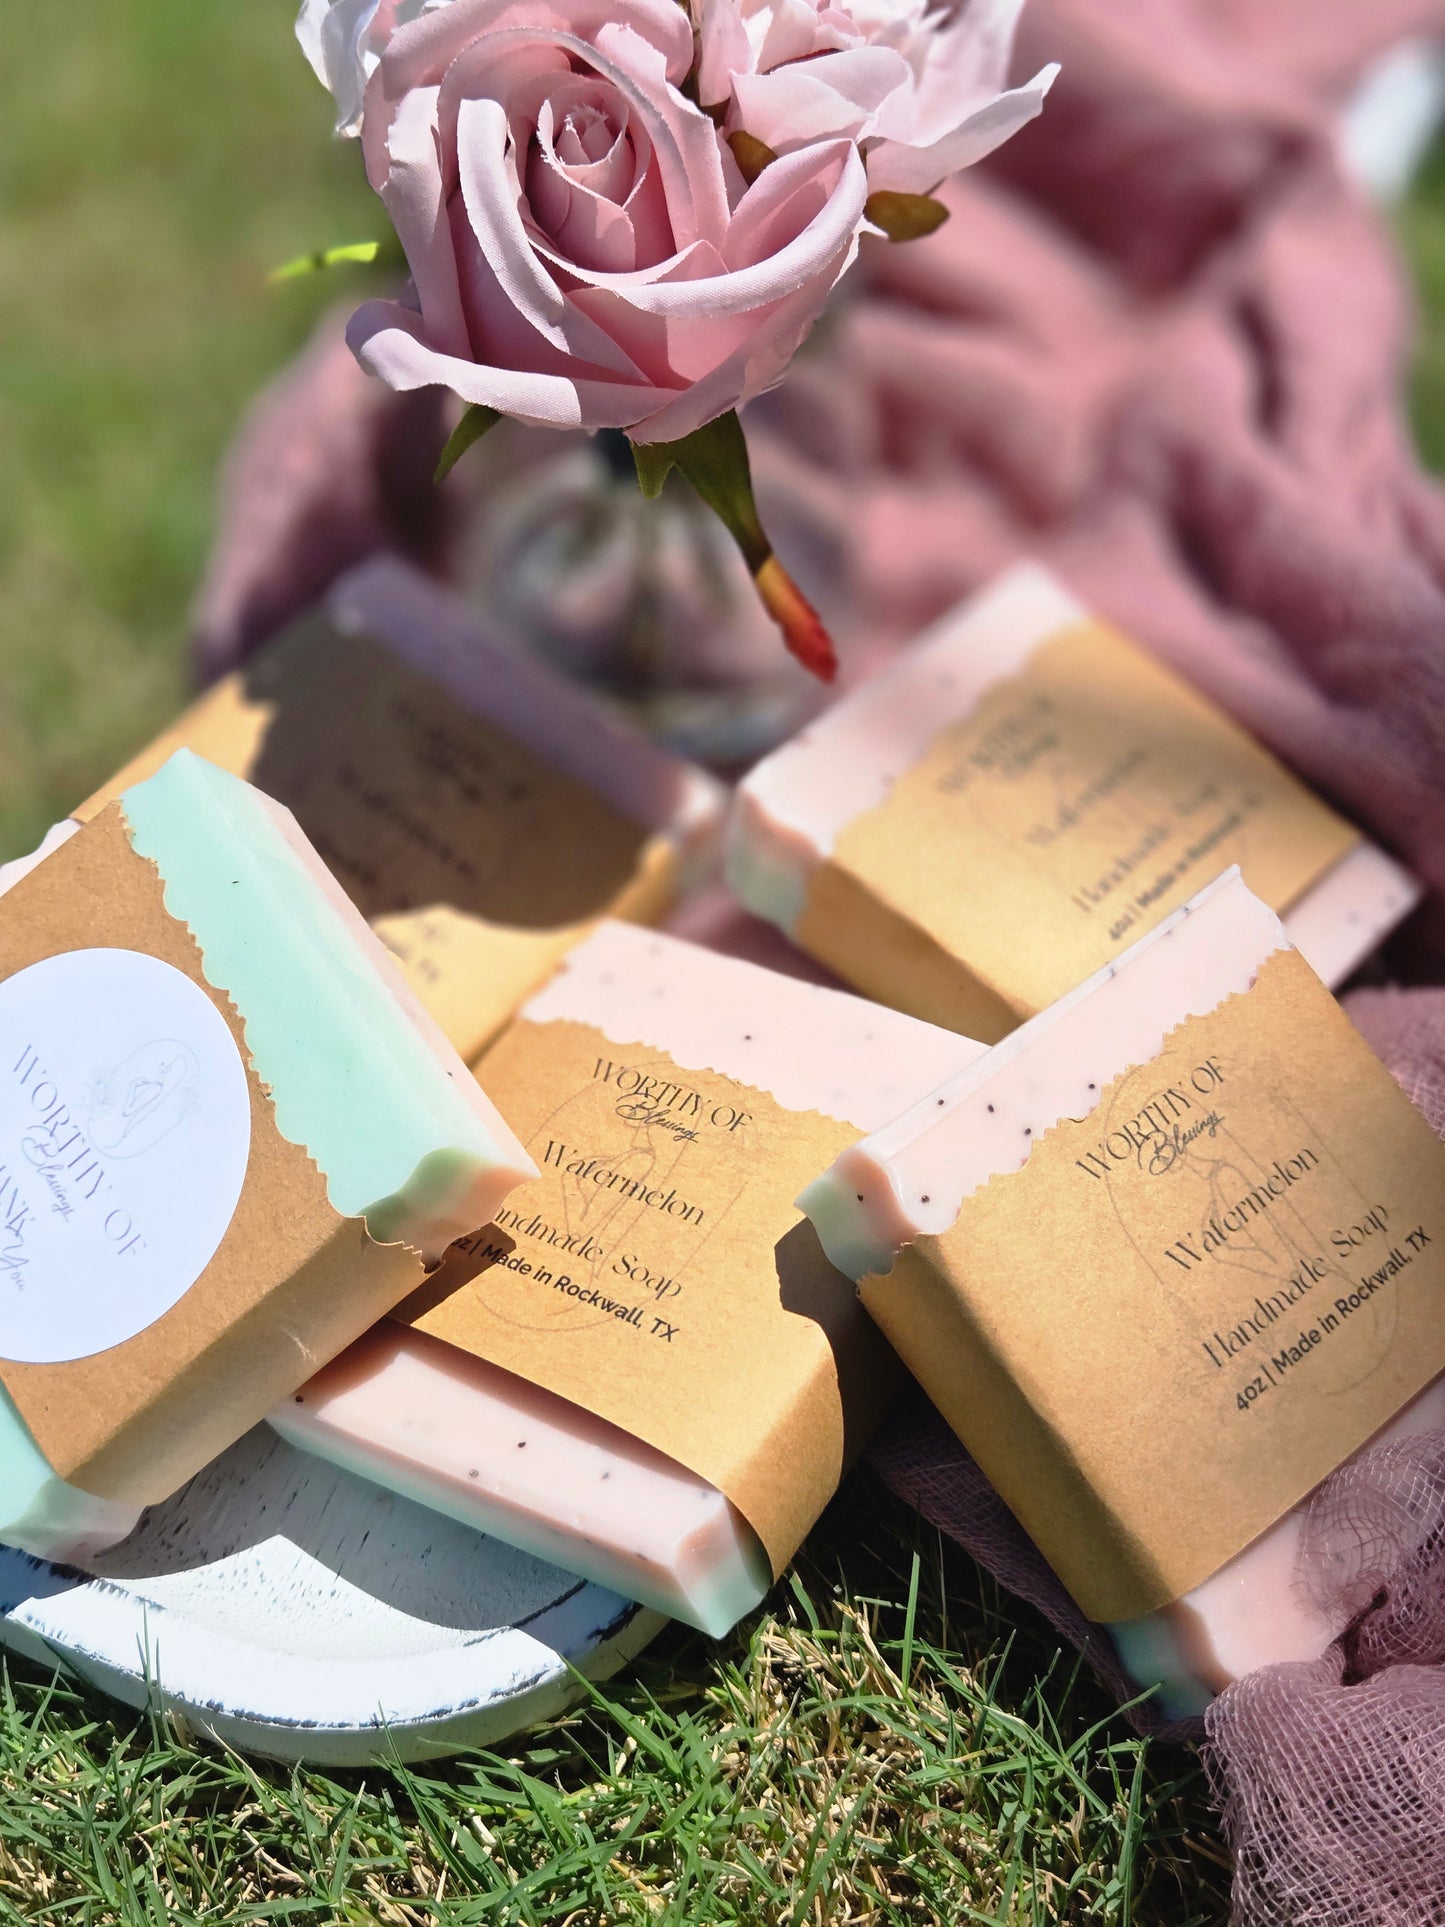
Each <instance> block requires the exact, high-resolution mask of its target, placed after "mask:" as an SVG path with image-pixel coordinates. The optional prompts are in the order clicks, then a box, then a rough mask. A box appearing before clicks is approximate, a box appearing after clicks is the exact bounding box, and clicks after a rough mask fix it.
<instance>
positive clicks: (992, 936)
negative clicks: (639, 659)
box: [728, 566, 1419, 1042]
mask: <svg viewBox="0 0 1445 1927" xmlns="http://www.w3.org/2000/svg"><path fill="white" fill-rule="evenodd" d="M1233 863H1238V864H1239V865H1241V867H1242V868H1243V871H1244V876H1245V881H1246V882H1247V883H1248V884H1249V886H1250V888H1251V889H1252V890H1254V891H1255V892H1256V893H1257V894H1258V895H1259V896H1261V897H1262V898H1263V899H1264V900H1265V901H1266V902H1267V903H1269V904H1270V906H1271V907H1272V908H1273V909H1275V910H1277V911H1278V912H1279V913H1280V914H1281V916H1282V917H1283V918H1284V921H1285V927H1286V929H1287V930H1288V931H1289V933H1290V936H1291V940H1292V941H1293V942H1294V943H1295V944H1296V945H1297V946H1298V947H1299V948H1300V949H1301V950H1302V951H1303V952H1304V954H1305V956H1306V958H1307V959H1308V960H1309V962H1310V963H1311V964H1312V965H1313V966H1314V968H1315V969H1316V970H1317V971H1318V973H1319V974H1320V975H1321V976H1322V977H1323V978H1324V979H1325V981H1326V982H1327V983H1330V984H1337V983H1340V982H1342V981H1343V979H1344V978H1345V977H1346V976H1348V975H1349V973H1350V972H1351V971H1352V970H1353V969H1354V968H1355V967H1356V965H1357V964H1359V963H1360V962H1361V960H1362V959H1363V958H1364V957H1365V956H1367V955H1368V953H1369V952H1370V951H1371V950H1372V949H1374V948H1375V946H1376V945H1377V944H1378V943H1379V942H1380V941H1381V940H1382V938H1383V937H1384V936H1385V935H1386V934H1387V933H1388V932H1389V931H1390V930H1391V929H1392V928H1393V927H1394V925H1395V924H1396V923H1398V922H1399V921H1400V919H1401V918H1402V917H1403V916H1404V915H1405V914H1406V913H1407V912H1408V911H1409V910H1410V909H1411V908H1412V907H1413V905H1414V904H1415V903H1416V901H1417V900H1418V896H1419V891H1418V886H1417V885H1416V884H1415V882H1414V880H1413V879H1412V878H1411V877H1410V876H1409V875H1408V873H1407V872H1406V871H1404V870H1403V869H1401V867H1400V866H1399V864H1397V863H1395V862H1394V861H1393V860H1392V859H1391V858H1390V857H1387V856H1386V855H1384V854H1383V852H1381V851H1380V850H1377V849H1375V848H1373V847H1372V846H1371V845H1370V844H1369V843H1367V842H1365V841H1364V840H1363V839H1362V838H1361V836H1360V835H1359V833H1358V832H1357V831H1356V830H1355V829H1353V828H1352V827H1351V826H1350V825H1349V824H1347V823H1345V822H1344V821H1343V820H1342V819H1341V818H1339V817H1338V816H1336V815H1335V814H1334V812H1333V811H1331V810H1329V809H1328V808H1326V806H1325V805H1324V804H1323V803H1321V802H1320V801H1319V800H1318V799H1317V798H1315V797H1314V796H1312V795H1311V794H1310V793H1309V792H1308V791H1307V790H1306V789H1305V788H1304V787H1303V786H1302V785H1301V784H1300V783H1299V782H1297V781H1296V779H1295V778H1294V777H1293V776H1291V775H1290V774H1289V773H1288V772H1287V771H1286V770H1284V769H1283V768H1282V767H1281V765H1280V764H1279V763H1277V762H1276V761H1275V759H1274V758H1273V757H1272V756H1271V755H1270V754H1269V753H1268V752H1267V751H1266V750H1265V749H1263V748H1262V747H1261V746H1260V745H1259V744H1258V743H1256V742H1255V741H1254V740H1253V739H1252V738H1250V737H1249V736H1247V735H1246V734H1245V733H1244V732H1243V731H1242V730H1241V729H1239V728H1238V727H1237V726H1236V725H1235V724H1234V723H1233V722H1231V721H1230V720H1229V719H1228V718H1227V717H1226V716H1224V715H1223V714H1222V713H1221V712H1220V711H1219V710H1218V709H1216V708H1215V707H1214V706H1213V704H1211V703H1210V702H1209V701H1207V700H1206V698H1205V697H1203V696H1202V695H1200V694H1199V693H1198V692H1197V691H1195V690H1193V689H1191V688H1190V687H1188V685H1187V684H1185V683H1184V682H1182V681H1181V680H1180V679H1179V678H1178V677H1177V676H1176V675H1175V674H1174V673H1173V672H1172V671H1171V670H1169V669H1167V668H1166V667H1165V666H1164V665H1163V664H1162V663H1160V662H1158V661H1157V660H1156V659H1155V658H1154V657H1152V656H1150V655H1148V654H1146V653H1145V651H1143V650H1142V649H1140V648H1139V647H1137V646H1136V645H1135V644H1134V643H1132V642H1130V641H1129V640H1128V638H1127V637H1125V636H1123V635H1121V634H1120V633H1119V632H1118V631H1117V630H1114V629H1112V628H1110V627H1109V626H1108V625H1106V624H1105V623H1103V622H1101V621H1099V620H1097V619H1096V618H1094V617H1092V616H1091V615H1090V614H1089V612H1088V611H1087V610H1086V609H1085V608H1083V606H1082V605H1081V604H1079V603H1078V602H1076V601H1075V599H1074V598H1073V597H1072V596H1071V595H1070V594H1069V593H1068V592H1067V591H1066V590H1065V589H1064V588H1063V587H1062V586H1061V585H1060V584H1059V583H1058V582H1056V581H1055V580H1054V579H1053V578H1052V577H1051V576H1050V575H1048V574H1047V573H1046V572H1045V571H1044V570H1043V569H1040V568H1037V567H1033V566H1026V567H1021V568H1017V569H1014V570H1012V571H1011V572H1010V573H1009V574H1008V575H1006V576H1005V577H1003V578H1002V580H1001V581H1000V582H999V583H998V584H996V585H995V587H994V588H992V589H991V590H989V591H988V592H987V593H986V594H984V595H983V596H981V597H980V598H979V599H978V600H976V601H975V602H972V603H969V604H966V605H964V607H962V608H961V609H959V610H957V611H955V613H954V614H953V615H951V616H947V617H945V618H944V619H943V621H942V622H940V623H939V624H938V625H937V626H936V627H935V628H934V629H932V630H930V631H929V632H928V634H927V635H925V636H924V637H923V638H921V639H920V640H919V641H918V642H917V643H916V644H915V645H914V646H913V647H912V648H911V649H909V650H908V651H907V652H906V653H905V654H904V655H902V656H901V657H899V659H898V660H897V661H896V662H895V663H893V664H892V665H890V667H889V668H888V669H886V670H885V671H884V672H883V673H882V674H881V675H879V676H877V677H876V678H874V680H872V681H871V682H868V683H866V684H864V685H863V686H862V687H861V688H860V689H858V690H856V691H855V692H854V693H853V694H852V695H850V696H849V697H847V698H846V699H845V700H844V701H842V702H840V703H839V704H837V706H836V707H835V708H833V709H831V710H829V711H828V712H827V713H826V714H825V715H824V716H823V717H822V718H821V719H820V720H818V721H817V722H815V723H813V724H811V725H810V726H809V728H808V729H807V730H805V731H804V732H803V733H802V734H801V735H800V736H798V737H797V738H795V740H794V741H792V742H791V743H787V744H784V746H783V747H782V748H781V749H779V750H777V751H776V752H775V753H774V754H773V755H772V756H769V757H767V758H765V759H764V761H763V762H761V763H759V764H758V765H757V767H756V768H755V769H754V770H752V771H751V773H750V774H749V775H748V777H747V778H746V780H745V781H744V782H743V783H742V785H741V786H740V788H739V791H738V795H737V800H736V805H735V808H734V813H733V820H732V824H731V828H730V846H729V855H728V867H729V874H730V878H731V881H732V884H733V887H734V889H735V890H736V891H737V893H738V895H739V896H740V897H741V898H742V900H743V902H744V903H745V904H746V905H747V906H748V908H749V909H751V910H753V911H755V912H756V913H757V914H758V915H759V916H764V917H768V918H770V919H771V920H772V921H773V922H774V923H776V924H778V925H779V927H780V928H782V929H783V930H784V931H786V932H787V934H788V935H789V936H791V937H792V938H793V940H794V941H795V942H796V943H798V944H799V945H800V946H801V947H802V948H803V949H804V950H807V951H808V952H810V954H811V955H813V956H815V957H816V958H818V959H819V961H820V962H822V963H825V964H827V965H828V966H829V968H830V969H832V970H835V971H836V972H837V973H838V975H839V976H840V977H842V978H843V979H844V980H845V981H846V982H848V983H850V984H852V985H853V986H854V987H855V988H857V989H859V990H862V991H865V992H866V993H867V994H868V995H869V996H872V997H876V998H878V999H879V1000H880V1001H881V1002H883V1003H887V1004H892V1005H893V1006H895V1007H896V1008H897V1009H900V1010H907V1011H910V1012H911V1013H912V1014H913V1015H914V1016H916V1017H923V1018H927V1019H928V1020H929V1021H930V1022H932V1023H937V1024H948V1025H952V1026H954V1027H956V1028H958V1029H960V1030H963V1031H966V1032H968V1033H969V1034H970V1035H972V1036H975V1037H982V1038H984V1039H986V1040H988V1041H989V1042H993V1041H996V1040H997V1039H998V1038H1000V1037H1003V1036H1005V1035H1007V1033H1008V1032H1009V1031H1010V1030H1012V1029H1013V1028H1014V1026H1015V1025H1016V1024H1018V1023H1020V1022H1021V1021H1022V1020H1023V1019H1024V1018H1026V1017H1029V1016H1032V1015H1033V1014H1034V1013H1035V1012H1036V1011H1039V1010H1042V1009H1043V1008H1044V1007H1045V1006H1046V1005H1047V1004H1049V1003H1052V1002H1053V1001H1054V1000H1055V999H1056V998H1058V997H1061V996H1062V995H1063V994H1064V993H1065V992H1066V991H1067V990H1069V989H1070V988H1071V987H1072V986H1073V985H1074V984H1077V983H1080V982H1082V980H1083V979H1084V978H1085V977H1087V976H1089V975H1090V974H1091V973H1092V972H1093V971H1095V970H1097V969H1099V968H1100V967H1101V966H1102V965H1104V964H1105V963H1107V962H1108V961H1109V960H1110V959H1111V958H1113V957H1117V956H1118V955H1119V954H1120V952H1121V951H1123V950H1124V949H1126V948H1127V946H1128V945H1129V944H1131V943H1133V942H1135V941H1136V940H1137V939H1138V938H1139V937H1141V936H1143V935H1144V933H1145V932H1146V931H1147V930H1149V929H1151V928H1152V927H1153V926H1154V925H1155V924H1157V923H1159V922H1160V921H1161V920H1162V919H1163V918H1164V917H1166V916H1168V915H1169V914H1170V912H1171V911H1173V910H1175V909H1177V908H1178V907H1179V905H1180V904H1182V903H1183V902H1185V900H1186V899H1187V898H1188V897H1190V896H1191V895H1192V894H1193V893H1194V892H1195V891H1196V890H1198V889H1199V887H1200V886H1201V885H1202V884H1203V883H1205V882H1206V881H1207V880H1208V879H1209V878H1210V877H1212V876H1216V875H1218V874H1219V872H1220V871H1221V870H1223V869H1226V868H1228V867H1229V865H1231V864H1233Z"/></svg>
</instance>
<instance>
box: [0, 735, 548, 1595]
mask: <svg viewBox="0 0 1445 1927" xmlns="http://www.w3.org/2000/svg"><path fill="white" fill-rule="evenodd" d="M534 1171H535V1167H534V1166H533V1165H532V1163H531V1161H530V1159H529V1158H528V1157H527V1155H526V1153H525V1152H524V1151H523V1150H522V1148H521V1147H520V1145H519V1144H518V1143H517V1141H516V1139H515V1138H514V1137H513V1135H512V1133H511V1131H510V1130H509V1129H508V1128H507V1126H506V1125H505V1124H504V1123H503V1122H502V1120H501V1118H500V1117H499V1116H498V1115H497V1113H496V1111H495V1110H494V1108H493V1107H492V1105H491V1103H490V1101H489V1100H488V1099H487V1097H486V1096H485V1095H484V1094H483V1092H482V1089H481V1087H480V1085H478V1083H477V1082H476V1080H475V1078H474V1077H473V1076H472V1075H471V1073H470V1072H469V1071H468V1070H467V1068H466V1066H465V1065H464V1064H463V1063H462V1061H461V1059H460V1058H459V1057H458V1056H457V1054H456V1052H455V1051H454V1050H453V1049H452V1048H451V1046H450V1045H449V1044H448V1043H447V1042H446V1040H445V1038H444V1037H443V1036H442V1034H441V1032H440V1031H439V1030H438V1028H437V1026H436V1024H435V1023H434V1022H433V1020H432V1019H431V1018H430V1017H429V1016H428V1015H427V1014H426V1012H425V1011H424V1010H423V1009H422V1007H421V1005H420V1004H419V1003H418V1001H417V1000H416V998H415V997H414V995H413V994H412V992H411V991H410V990H409V988H408V987H407V985H406V983H405V980H404V979H403V978H402V976H401V975H400V973H399V971H398V970H397V969H396V966H395V964H394V963H393V961H392V960H391V958H390V957H389V955H388V954H387V952H386V950H385V949H384V947H383V946H382V945H381V943H380V942H379V940H378V939H377V938H376V937H375V936H374V935H373V933H372V932H371V931H370V930H369V929H368V928H367V926H366V924H365V922H364V921H363V920H362V918H361V917H360V915H359V914H358V912H357V911H356V910H355V908H354V907H353V906H352V905H351V903H350V902H349V901H348V899H347V898H346V897H345V895H344V894H343V893H342V891H341V890H340V889H339V887H338V886H337V885H336V883H335V882H334V881H333V879H332V878H331V877H330V876H329V874H328V873H327V871H326V869H325V867H324V866H323V865H322V863H321V861H320V859H319V858H318V857H317V855H316V853H315V851H314V850H312V848H311V847H310V845H309V844H308V843H307V841H306V839H305V838H304V837H303V836H302V834H301V832H300V831H299V829H298V828H297V826H296V823H295V821H294V819H293V818H292V817H291V816H290V815H289V814H288V813H287V812H286V811H285V810H283V809H281V808H280V807H279V806H278V805H277V804H275V803H273V802H272V801H271V800H270V799H269V798H267V797H265V796H263V795H261V793H260V792H259V791H257V790H255V789H252V788H251V787H250V786H249V785H248V784H246V783H243V782H241V781H240V780H238V779H237V778H236V777H233V776H230V775H227V774H226V773H225V772H223V771H221V770H218V769H216V768H214V767H213V766H212V765H210V764H208V763H206V762H204V761H202V760H201V759H200V758H199V757H196V756H194V755H192V754H190V752H188V751H181V752H179V753H178V754H177V755H175V756H174V757H172V758H171V760H170V761H169V762H167V763H166V764H165V766H164V767H163V768H162V769H161V770H160V771H159V772H158V773H157V774H156V775H155V776H153V777H151V778H150V779H149V780H147V781H145V782H142V783H140V784H138V785H137V786H136V787H134V788H133V789H129V790H127V791H126V792H125V794H124V795H123V796H122V797H121V798H120V800H119V801H118V802H117V803H115V804H112V805H111V806H109V807H108V808H106V809H104V810H102V811H101V812H100V814H99V815H98V816H97V817H96V818H95V819H94V820H93V821H92V822H91V823H90V824H89V825H88V826H87V827H86V828H84V829H82V830H80V831H79V832H78V833H77V834H75V835H74V836H72V837H70V838H69V839H68V840H67V841H66V842H65V844H64V846H63V847H61V848H59V849H57V850H55V851H54V852H53V853H52V854H51V855H49V856H48V857H47V858H46V860H45V861H44V862H42V863H40V864H39V865H38V866H37V867H36V868H35V869H34V870H33V871H32V872H31V873H30V874H29V875H27V876H25V877H23V878H21V879H19V880H18V881H15V882H14V883H13V884H12V886H11V887H10V888H9V889H8V891H7V892H6V895H5V899H4V901H3V903H0V1540H3V1541H5V1542H6V1543H9V1544H13V1545H19V1546H21V1547H23V1548H24V1549H25V1550H27V1551H30V1552H33V1553H36V1554H37V1555H41V1556H44V1557H48V1558H59V1559H70V1560H76V1559H81V1558H84V1557H85V1556H87V1555H88V1554H89V1553H90V1552H92V1551H94V1550H95V1549H96V1548H97V1547H99V1546H101V1545H104V1544H108V1543H111V1542H113V1541H114V1540H115V1539H117V1538H120V1537H123V1536H124V1534H125V1533H126V1532H127V1531H128V1530H129V1529H130V1527H131V1525H133V1524H134V1522H135V1520H136V1518H137V1516H138V1515H139V1511H140V1509H141V1508H142V1507H143V1506H145V1505H147V1504H151V1503H154V1502H155V1501H157V1500H160V1499H163V1498H165V1497H167V1496H169V1494H170V1493H172V1492H173V1491H175V1490H176V1488H177V1487H178V1486H179V1485H181V1484H182V1483H183V1482H184V1481H185V1480H186V1479H187V1478H189V1477H191V1476H192V1474H194V1473H195V1472H197V1471H199V1470H200V1468H201V1467H202V1466H203V1465H204V1464H206V1463H207V1462H208V1461H209V1460H210V1459H211V1458H213V1457H214V1456H215V1455H216V1453H217V1452H218V1451H220V1450H221V1449H223V1448H224V1447H225V1446H227V1445H229V1444H230V1443H232V1441H233V1440H234V1439H236V1438H238V1437H239V1436H240V1434H241V1433H242V1432H244V1431H246V1430H247V1429H248V1428H249V1427H250V1426H251V1425H253V1424H255V1423H256V1422H257V1420H258V1419H260V1418H262V1417H264V1416H265V1414H266V1412H267V1410H268V1409H269V1408H270V1407H271V1406H272V1405H273V1404H274V1403H275V1401H276V1400H277V1398H279V1397H281V1396H283V1395H284V1394H285V1393H286V1392H288V1391H289V1390H291V1389H292V1388H293V1387H294V1386H295V1385H297V1384H298V1383H299V1382H300V1381H301V1380H302V1379H304V1378H305V1377H306V1375H307V1374H308V1372H310V1371H311V1370H314V1368H315V1367H316V1365H317V1364H318V1363H321V1362H324V1361H325V1360H326V1359H328V1358H330V1357H331V1356H333V1355H334V1354H335V1353H336V1352H338V1351H340V1350H341V1349H342V1348H343V1347H344V1346H346V1345H348V1344H349V1343H350V1342H351V1341H352V1340H353V1339H354V1338H356V1337H357V1336H358V1335H359V1334H360V1333H361V1332H362V1331H364V1330H365V1328H366V1327H367V1326H368V1325H369V1324H370V1323H372V1322H373V1320H375V1319H376V1318H377V1317H379V1316H380V1315H381V1314H382V1313H384V1312H385V1311H387V1310H389V1309H390V1308H391V1307H392V1306H394V1305H395V1304H397V1303H398V1302H399V1301H400V1300H401V1299H403V1298H405V1297H406V1296H407V1295H408V1294H409V1293H410V1292H411V1291H413V1290H414V1289H415V1288H416V1287H417V1285H418V1284H419V1283H420V1282H421V1281H422V1279H423V1278H424V1276H425V1269H426V1265H427V1263H429V1262H435V1261H436V1260H437V1259H439V1258H440V1256H441V1254H442V1253H443V1251H444V1250H445V1249H446V1247H447V1246H448V1245H449V1244H450V1243H451V1242H452V1241H453V1239H455V1238H456V1237H457V1236H458V1235H459V1234H461V1233H464V1232H466V1231H468V1230H472V1229H474V1228H475V1227H476V1226H477V1225H478V1224H479V1223H484V1222H486V1221H487V1220H488V1219H489V1218H490V1217H492V1216H493V1215H494V1214H495V1212H496V1211H497V1209H498V1207H499V1206H500V1204H501V1203H502V1201H503V1199H504V1198H505V1197H506V1196H507V1193H508V1192H509V1191H510V1190H511V1189H512V1187H513V1186H514V1185H516V1184H517V1183H519V1182H520V1181H522V1180H524V1179H526V1178H528V1177H530V1176H532V1175H533V1174H534Z"/></svg>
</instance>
